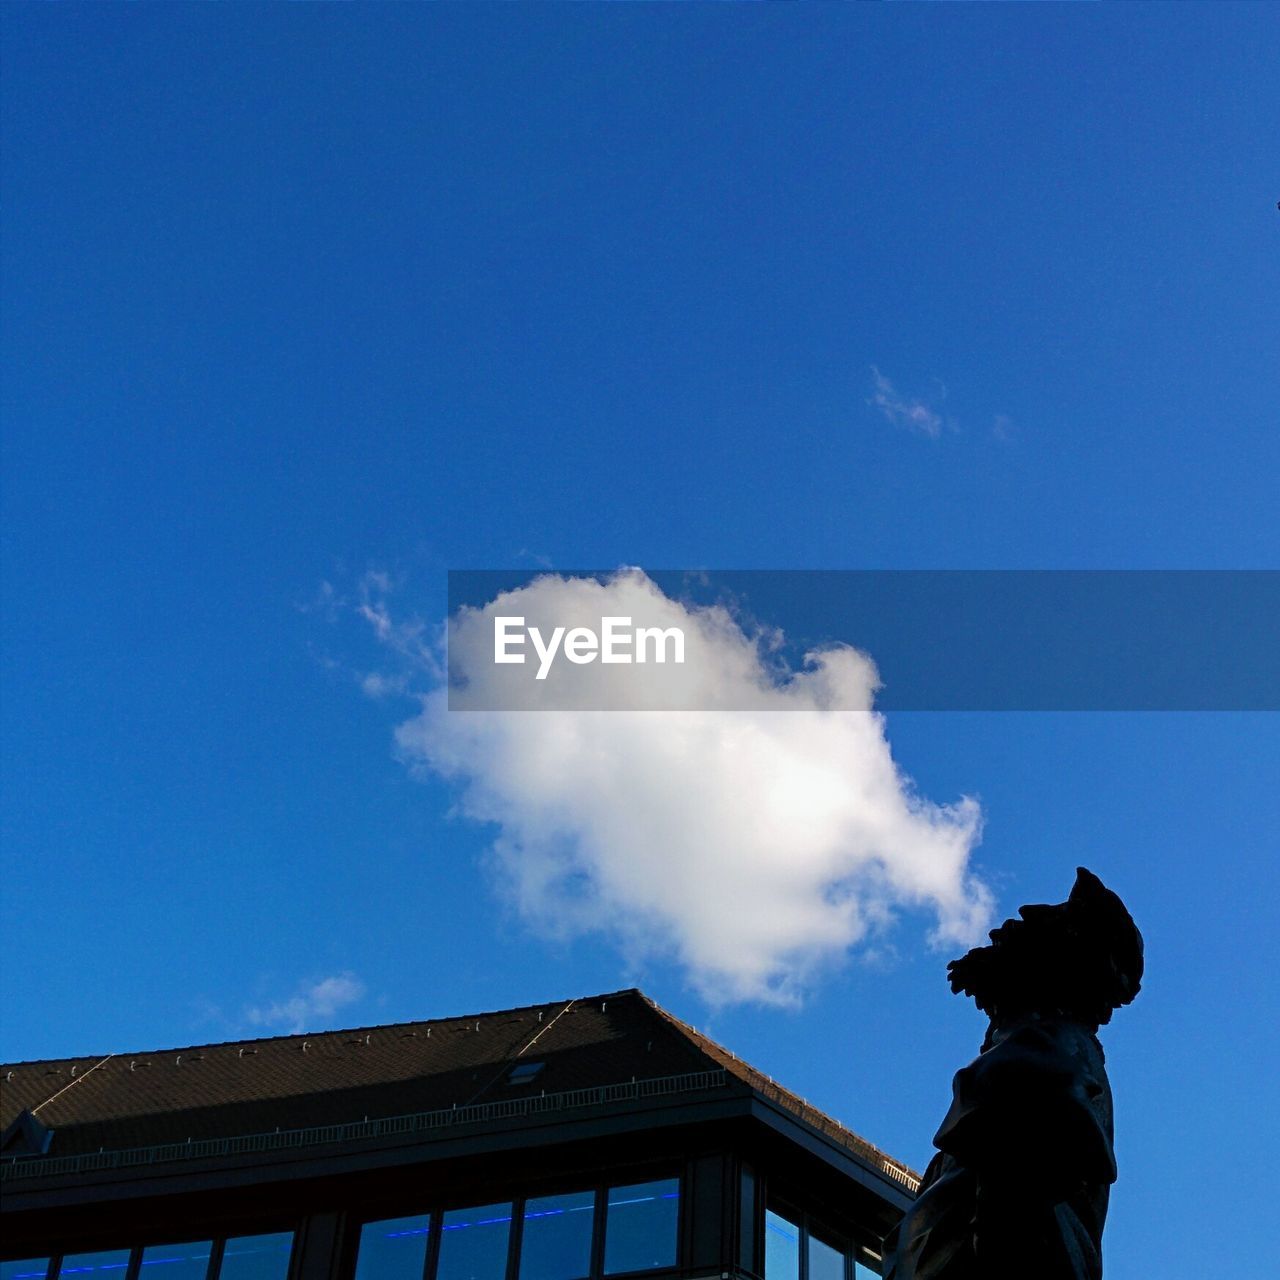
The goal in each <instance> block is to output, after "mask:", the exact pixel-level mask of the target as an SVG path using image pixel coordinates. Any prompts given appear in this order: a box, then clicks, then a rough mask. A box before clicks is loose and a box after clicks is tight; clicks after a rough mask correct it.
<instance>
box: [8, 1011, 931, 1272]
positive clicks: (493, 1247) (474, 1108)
mask: <svg viewBox="0 0 1280 1280" xmlns="http://www.w3.org/2000/svg"><path fill="white" fill-rule="evenodd" d="M0 1101H2V1103H3V1110H2V1111H0V1123H2V1124H3V1127H4V1133H3V1143H4V1149H3V1152H2V1153H0V1155H2V1157H3V1158H2V1159H0V1179H2V1180H0V1191H2V1194H3V1198H2V1212H0V1227H2V1228H3V1230H2V1231H0V1240H2V1241H3V1243H0V1257H2V1258H3V1259H4V1261H3V1263H2V1264H0V1280H622V1278H624V1277H625V1278H628V1280H676V1278H677V1277H678V1278H680V1280H699V1278H702V1277H706V1278H708V1280H737V1278H738V1277H744V1278H746V1280H751V1278H752V1277H765V1280H863V1277H866V1276H869V1275H873V1274H877V1273H878V1272H879V1270H880V1267H881V1257H880V1255H881V1253H882V1241H883V1239H884V1237H885V1236H886V1234H887V1233H888V1232H889V1231H890V1230H891V1229H892V1227H893V1226H894V1224H895V1223H896V1222H897V1221H898V1219H899V1218H900V1217H901V1215H902V1213H903V1211H904V1209H905V1208H906V1207H907V1206H908V1205H909V1204H910V1203H911V1200H912V1197H913V1195H914V1193H915V1189H916V1187H917V1185H918V1181H917V1178H916V1175H915V1174H914V1173H912V1172H911V1170H909V1169H907V1168H906V1167H905V1166H903V1165H901V1164H899V1163H898V1162H897V1161H895V1160H892V1159H890V1158H889V1157H888V1156H886V1155H885V1154H884V1153H883V1152H881V1151H878V1150H877V1149H876V1148H875V1147H873V1146H872V1145H871V1144H870V1143H867V1142H864V1141H863V1140H862V1139H861V1138H859V1137H858V1136H857V1135H856V1134H853V1133H851V1132H850V1131H849V1130H847V1129H845V1128H844V1127H843V1126H841V1125H840V1124H838V1123H837V1122H836V1121H834V1120H832V1119H831V1118H830V1117H828V1116H826V1115H824V1114H823V1113H822V1112H820V1111H818V1110H816V1109H815V1108H813V1107H811V1106H809V1105H807V1104H806V1103H805V1102H804V1101H802V1100H801V1099H800V1098H798V1097H796V1096H795V1095H794V1094H792V1093H790V1092H788V1091H787V1090H786V1089H784V1088H782V1087H781V1086H780V1085H778V1084H775V1083H774V1082H773V1081H772V1080H770V1079H769V1078H768V1077H767V1076H765V1075H763V1074H761V1073H760V1072H758V1071H756V1070H755V1069H753V1068H752V1067H750V1066H748V1065H747V1064H746V1063H744V1062H742V1061H740V1060H739V1059H737V1058H735V1057H734V1056H733V1055H732V1054H731V1053H729V1052H728V1051H727V1050H725V1049H723V1048H721V1047H720V1046H719V1045H717V1044H715V1043H714V1042H712V1041H710V1040H708V1039H707V1038H706V1037H704V1036H702V1035H700V1034H699V1033H698V1032H696V1031H695V1030H694V1029H693V1028H691V1027H689V1026H686V1025H685V1024H684V1023H682V1022H680V1021H679V1020H677V1019H676V1018H674V1017H672V1016H671V1015H670V1014H668V1013H667V1012H665V1011H664V1010H663V1009H661V1008H659V1007H658V1006H657V1005H655V1004H654V1003H653V1002H652V1001H650V1000H649V999H648V998H647V997H645V996H644V995H643V994H641V993H640V992H639V991H635V990H629V991H618V992H614V993H612V994H608V995H602V996H592V997H589V998H583V999H578V1000H570V1001H560V1002H556V1003H554V1004H545V1005H535V1006H530V1007H528V1008H521V1009H507V1010H503V1011H501V1012H497V1013H486V1014H479V1015H471V1016H468V1017H465V1018H450V1019H444V1020H441V1021H431V1022H409V1023H399V1024H395V1025H391V1026H381V1027H368V1028H361V1029H359V1030H352V1031H330V1032H324V1033H322V1034H316V1035H307V1036H303V1035H294V1036H281V1037H275V1038H271V1039H262V1040H248V1041H240V1042H235V1043H224V1044H213V1045H204V1046H200V1047H197V1048H187V1049H173V1050H165V1051H162V1052H155V1053H137V1054H118V1055H112V1056H109V1057H84V1058H73V1059H66V1060H61V1061H48V1062H26V1063H17V1064H14V1065H12V1066H5V1067H0Z"/></svg>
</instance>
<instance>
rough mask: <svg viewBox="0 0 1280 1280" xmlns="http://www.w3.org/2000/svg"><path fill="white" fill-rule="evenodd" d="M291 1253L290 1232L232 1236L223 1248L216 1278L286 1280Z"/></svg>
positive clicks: (291, 1235)
mask: <svg viewBox="0 0 1280 1280" xmlns="http://www.w3.org/2000/svg"><path fill="white" fill-rule="evenodd" d="M292 1253H293V1232H292V1231H280V1232H277V1233H276V1234H274V1235H268V1236H235V1237H233V1238H232V1239H230V1240H228V1241H227V1243H226V1245H225V1246H224V1247H223V1250H222V1266H221V1267H220V1268H219V1269H218V1280H286V1277H287V1276H288V1274H289V1257H290V1255H291V1254H292Z"/></svg>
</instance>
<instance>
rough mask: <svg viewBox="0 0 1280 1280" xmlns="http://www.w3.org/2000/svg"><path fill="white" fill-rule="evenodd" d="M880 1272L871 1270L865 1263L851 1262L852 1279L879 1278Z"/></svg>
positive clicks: (866, 1279)
mask: <svg viewBox="0 0 1280 1280" xmlns="http://www.w3.org/2000/svg"><path fill="white" fill-rule="evenodd" d="M879 1275H880V1273H879V1272H878V1271H872V1270H871V1268H870V1267H868V1266H867V1265H866V1264H865V1263H862V1262H855V1263H854V1264H853V1277H854V1280H879Z"/></svg>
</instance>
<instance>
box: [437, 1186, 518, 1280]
mask: <svg viewBox="0 0 1280 1280" xmlns="http://www.w3.org/2000/svg"><path fill="white" fill-rule="evenodd" d="M510 1238H511V1205H510V1204H485V1205H480V1206H479V1207H478V1208H475V1209H450V1210H449V1212H448V1213H446V1214H445V1215H444V1221H443V1223H442V1224H441V1228H440V1262H439V1264H438V1266H437V1268H436V1280H504V1277H505V1276H506V1274H507V1244H508V1242H509V1240H510Z"/></svg>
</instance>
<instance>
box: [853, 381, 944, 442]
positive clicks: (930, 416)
mask: <svg viewBox="0 0 1280 1280" xmlns="http://www.w3.org/2000/svg"><path fill="white" fill-rule="evenodd" d="M871 377H872V383H873V392H872V396H871V399H870V400H868V401H867V403H868V404H871V405H874V406H875V407H876V408H877V409H879V410H880V412H881V413H882V414H883V415H884V417H885V418H886V419H887V420H888V421H889V422H891V423H893V425H894V426H895V427H902V428H903V429H904V430H907V431H914V432H915V433H916V434H917V435H922V436H928V437H929V439H931V440H936V439H938V437H939V436H940V435H941V434H942V428H943V427H944V426H945V425H946V420H945V419H944V418H943V416H942V414H941V413H939V412H938V411H937V409H935V408H934V407H933V405H932V404H930V403H929V402H928V401H926V400H923V399H921V398H919V397H912V396H906V395H903V394H902V393H900V392H899V391H898V390H897V388H896V387H895V386H894V385H893V383H892V382H890V381H889V379H888V378H886V377H885V376H884V374H883V373H881V372H880V370H879V369H877V368H876V367H875V365H872V366H871Z"/></svg>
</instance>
